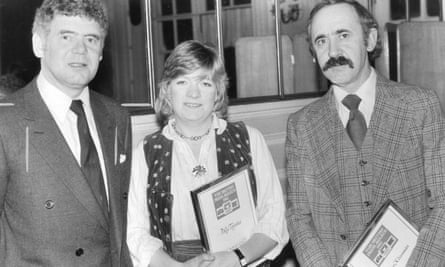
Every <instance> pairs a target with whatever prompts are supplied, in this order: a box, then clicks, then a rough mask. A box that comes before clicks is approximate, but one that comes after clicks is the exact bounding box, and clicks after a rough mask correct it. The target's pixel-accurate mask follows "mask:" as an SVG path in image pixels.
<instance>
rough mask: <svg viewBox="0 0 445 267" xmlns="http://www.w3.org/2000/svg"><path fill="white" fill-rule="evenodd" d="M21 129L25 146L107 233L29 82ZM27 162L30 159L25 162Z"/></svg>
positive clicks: (99, 211) (67, 150)
mask: <svg viewBox="0 0 445 267" xmlns="http://www.w3.org/2000/svg"><path fill="white" fill-rule="evenodd" d="M23 101H24V103H23V108H24V110H25V112H24V114H23V117H24V128H25V129H27V131H28V133H29V145H30V146H32V147H33V148H34V149H35V151H36V153H39V154H40V156H41V157H42V158H43V159H45V161H46V162H47V163H48V166H49V167H50V168H51V169H52V171H53V172H54V173H55V175H57V177H59V178H60V180H61V181H62V182H63V183H64V184H65V186H66V187H67V188H68V189H69V190H71V192H72V193H73V194H74V195H75V196H76V197H77V199H78V200H79V202H80V203H82V205H83V206H84V207H85V209H87V210H88V212H89V213H90V214H91V215H92V216H93V217H94V218H96V219H97V220H98V221H99V222H100V224H101V225H102V226H103V227H104V228H105V229H108V223H107V221H106V218H105V216H104V214H103V213H102V209H101V208H100V205H99V203H98V202H97V200H96V198H95V197H94V195H93V192H92V191H91V188H90V186H89V184H88V182H87V180H86V178H85V176H84V175H83V173H82V170H81V169H80V167H79V165H78V163H77V161H76V159H75V157H74V155H73V154H72V152H71V150H70V148H69V146H68V145H67V143H66V141H65V139H64V137H63V135H62V133H61V132H60V130H59V127H58V126H57V124H56V122H55V121H54V119H53V117H52V115H51V113H50V112H49V110H48V108H47V106H46V104H45V103H44V102H43V99H42V98H41V96H40V94H39V92H38V89H37V86H36V83H35V81H33V83H32V85H31V86H30V87H29V90H26V91H25V92H24V100H23ZM29 160H30V161H31V160H32V158H29Z"/></svg>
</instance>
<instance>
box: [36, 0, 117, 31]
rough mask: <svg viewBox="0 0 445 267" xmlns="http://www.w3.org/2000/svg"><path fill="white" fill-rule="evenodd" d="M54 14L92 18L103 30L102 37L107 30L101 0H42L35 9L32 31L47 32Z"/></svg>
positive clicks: (103, 5)
mask: <svg viewBox="0 0 445 267" xmlns="http://www.w3.org/2000/svg"><path fill="white" fill-rule="evenodd" d="M55 15H64V16H70V17H71V16H81V17H86V18H89V19H92V20H94V21H95V22H97V23H98V24H99V25H100V27H101V28H102V30H103V34H104V37H105V36H106V35H107V31H108V25H109V22H108V14H107V9H106V7H105V4H104V3H103V2H102V1H101V0H44V1H43V3H42V5H41V6H40V7H39V8H38V9H37V10H36V14H35V16H34V23H33V26H32V32H33V33H36V32H38V31H43V32H44V33H46V34H47V33H48V32H49V24H50V22H51V21H52V20H53V19H54V16H55Z"/></svg>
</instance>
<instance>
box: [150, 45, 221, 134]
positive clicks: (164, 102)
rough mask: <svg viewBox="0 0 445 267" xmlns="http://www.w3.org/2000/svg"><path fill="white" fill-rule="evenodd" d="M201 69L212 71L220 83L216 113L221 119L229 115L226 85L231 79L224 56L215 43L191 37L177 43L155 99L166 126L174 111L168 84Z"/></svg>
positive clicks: (165, 68)
mask: <svg viewBox="0 0 445 267" xmlns="http://www.w3.org/2000/svg"><path fill="white" fill-rule="evenodd" d="M199 69H204V70H208V71H209V72H210V76H211V79H212V81H213V82H214V83H215V85H216V101H215V106H214V111H215V113H216V115H217V116H218V117H220V118H224V117H225V116H226V115H227V105H228V103H227V102H228V100H227V95H226V87H227V84H228V79H227V73H226V71H225V68H224V63H223V61H222V59H221V57H220V56H219V54H218V52H217V51H216V49H215V48H214V47H213V46H211V45H208V44H204V43H201V42H200V41H196V40H189V41H185V42H183V43H180V44H179V45H177V46H176V47H175V49H174V50H173V51H172V52H171V54H170V56H169V57H168V58H167V60H166V61H165V64H164V71H163V74H162V78H161V81H160V82H159V84H158V86H159V95H158V98H157V99H156V102H155V111H156V115H157V117H158V120H159V121H160V123H161V124H163V125H164V124H165V123H166V122H167V120H168V119H169V118H170V117H171V116H172V115H173V114H174V110H173V107H172V104H171V103H170V100H169V91H168V86H169V84H170V82H171V81H172V80H174V79H176V78H178V77H179V76H182V75H186V74H189V73H192V72H194V71H196V70H199Z"/></svg>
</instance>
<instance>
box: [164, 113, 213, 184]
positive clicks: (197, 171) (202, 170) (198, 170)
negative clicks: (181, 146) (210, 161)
mask: <svg viewBox="0 0 445 267" xmlns="http://www.w3.org/2000/svg"><path fill="white" fill-rule="evenodd" d="M172 126H173V129H174V130H175V132H176V134H178V135H179V137H181V138H182V139H186V140H190V141H194V142H196V141H199V140H201V139H202V138H203V137H204V136H206V135H208V134H209V133H210V129H211V127H210V128H209V129H208V130H207V131H206V132H205V133H204V134H202V135H197V136H194V135H192V136H185V135H184V134H183V133H181V132H180V131H179V130H178V128H176V123H175V122H173V123H172ZM206 174H207V169H206V167H205V166H204V165H203V164H198V165H196V166H195V167H193V169H192V175H193V176H194V177H195V178H199V177H202V176H204V175H206Z"/></svg>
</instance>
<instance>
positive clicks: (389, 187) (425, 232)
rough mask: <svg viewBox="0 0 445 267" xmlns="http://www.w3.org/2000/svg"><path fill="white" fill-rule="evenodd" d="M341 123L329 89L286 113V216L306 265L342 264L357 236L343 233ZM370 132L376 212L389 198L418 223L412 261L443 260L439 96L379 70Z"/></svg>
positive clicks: (444, 186)
mask: <svg viewBox="0 0 445 267" xmlns="http://www.w3.org/2000/svg"><path fill="white" fill-rule="evenodd" d="M338 124H341V122H340V119H339V116H338V112H337V109H336V104H335V97H334V94H333V91H332V89H331V90H330V91H329V92H328V93H327V94H326V95H324V96H323V97H321V98H320V99H318V100H316V101H315V102H313V103H311V104H309V105H308V106H306V107H304V108H303V109H301V110H300V111H298V112H296V113H294V114H292V115H291V116H290V117H289V120H288V125H287V127H288V128H287V138H286V158H287V167H286V169H287V179H288V187H287V188H288V192H287V197H288V199H287V222H288V229H289V233H290V237H291V241H292V243H293V246H294V249H295V252H296V255H297V258H298V261H299V263H300V265H301V266H338V265H339V264H341V263H342V262H343V260H344V257H345V256H346V255H345V254H346V253H347V251H348V250H349V249H350V248H351V247H352V245H353V244H354V242H355V240H348V238H347V236H345V234H344V233H345V232H347V230H348V229H346V227H347V225H348V222H346V221H345V217H347V216H345V215H346V214H345V210H346V208H347V207H345V203H344V202H345V201H344V199H345V197H344V194H345V192H344V190H342V188H340V182H339V181H340V177H339V171H338V164H337V160H336V158H337V157H338V156H339V155H338V153H337V152H338V151H342V150H340V149H339V147H338V146H339V144H338V143H337V142H336V137H335V134H336V133H335V132H334V131H335V130H334V129H336V127H337V128H338ZM343 129H344V128H343ZM368 131H370V132H371V133H372V138H373V146H372V153H371V160H372V163H373V165H372V172H371V175H372V177H371V178H372V179H370V180H372V181H373V184H372V185H371V186H372V190H371V192H372V194H371V198H372V203H373V206H372V209H373V212H376V211H377V210H378V208H379V207H380V206H381V205H382V204H383V203H384V202H385V201H386V200H387V199H388V198H390V199H392V200H393V201H394V202H395V203H396V204H397V205H398V206H399V207H401V209H402V210H403V211H404V212H405V213H406V214H407V215H408V216H409V217H410V218H411V220H412V221H413V222H414V223H416V224H417V225H418V226H419V227H420V229H421V230H420V235H419V239H418V241H417V245H416V247H415V249H414V252H413V254H412V255H411V257H410V260H409V262H408V266H445V162H444V160H445V140H444V137H445V135H444V134H445V124H444V117H443V115H442V112H441V108H440V104H439V100H438V97H437V96H436V94H435V93H434V91H432V90H426V89H421V88H418V87H415V86H408V85H404V84H400V83H395V82H392V81H389V80H387V79H386V78H384V77H382V76H380V75H378V76H377V84H376V101H375V107H374V111H373V114H372V116H371V121H370V125H369V129H368ZM340 145H341V144H340ZM369 219H370V218H369ZM365 227H366V225H363V229H365Z"/></svg>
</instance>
